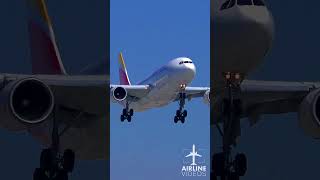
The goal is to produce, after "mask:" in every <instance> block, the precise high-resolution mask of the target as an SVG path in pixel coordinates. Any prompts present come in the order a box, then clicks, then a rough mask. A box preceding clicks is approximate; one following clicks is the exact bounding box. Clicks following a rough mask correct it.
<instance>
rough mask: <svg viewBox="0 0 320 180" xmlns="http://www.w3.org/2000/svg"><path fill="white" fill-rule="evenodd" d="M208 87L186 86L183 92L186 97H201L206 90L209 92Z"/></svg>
mask: <svg viewBox="0 0 320 180" xmlns="http://www.w3.org/2000/svg"><path fill="white" fill-rule="evenodd" d="M209 91H210V88H209V87H186V89H185V93H186V95H187V97H188V98H190V99H191V98H196V97H203V96H204V94H205V93H206V92H209Z"/></svg>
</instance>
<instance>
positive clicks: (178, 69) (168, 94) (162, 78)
mask: <svg viewBox="0 0 320 180" xmlns="http://www.w3.org/2000/svg"><path fill="white" fill-rule="evenodd" d="M195 73H196V68H195V65H194V64H193V62H192V60H191V59H189V58H186V57H180V58H176V59H173V60H171V61H170V62H169V63H168V64H166V65H165V66H163V67H161V68H160V69H158V70H157V71H155V72H154V73H153V74H151V75H150V76H149V77H148V78H147V79H145V80H143V81H141V82H140V83H138V84H140V85H149V86H150V87H151V88H150V89H151V90H150V92H149V93H148V94H147V95H146V96H145V97H143V98H141V99H139V100H137V101H133V102H130V108H132V109H133V110H134V111H144V110H147V109H150V108H156V107H162V106H165V105H167V104H169V103H170V102H172V101H174V100H175V99H176V98H177V95H178V93H179V92H181V90H182V89H181V85H187V84H189V83H191V81H192V80H193V78H194V76H195ZM120 103H121V104H122V105H125V102H120Z"/></svg>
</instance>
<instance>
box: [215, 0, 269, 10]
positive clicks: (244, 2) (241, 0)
mask: <svg viewBox="0 0 320 180" xmlns="http://www.w3.org/2000/svg"><path fill="white" fill-rule="evenodd" d="M236 1H237V2H236ZM235 4H237V5H238V6H251V5H254V6H265V3H264V0H226V2H224V3H223V4H222V6H221V8H220V10H224V9H229V8H232V7H233V6H234V5H235Z"/></svg>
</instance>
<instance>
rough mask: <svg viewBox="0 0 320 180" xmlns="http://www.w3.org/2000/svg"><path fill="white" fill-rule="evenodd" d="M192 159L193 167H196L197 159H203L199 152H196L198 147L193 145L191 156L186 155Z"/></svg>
mask: <svg viewBox="0 0 320 180" xmlns="http://www.w3.org/2000/svg"><path fill="white" fill-rule="evenodd" d="M190 156H191V157H192V163H191V166H196V165H197V164H196V157H202V156H201V155H200V154H198V152H197V151H196V146H195V145H194V144H193V145H192V152H190V154H188V155H186V156H185V157H190Z"/></svg>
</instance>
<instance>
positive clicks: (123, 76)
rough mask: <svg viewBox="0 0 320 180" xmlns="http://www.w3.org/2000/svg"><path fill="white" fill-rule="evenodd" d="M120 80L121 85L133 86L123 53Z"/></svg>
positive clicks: (120, 63)
mask: <svg viewBox="0 0 320 180" xmlns="http://www.w3.org/2000/svg"><path fill="white" fill-rule="evenodd" d="M119 66H120V67H119V78H120V84H121V85H131V83H130V80H129V76H128V72H127V68H126V64H125V62H124V59H123V56H122V53H121V52H120V54H119Z"/></svg>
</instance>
